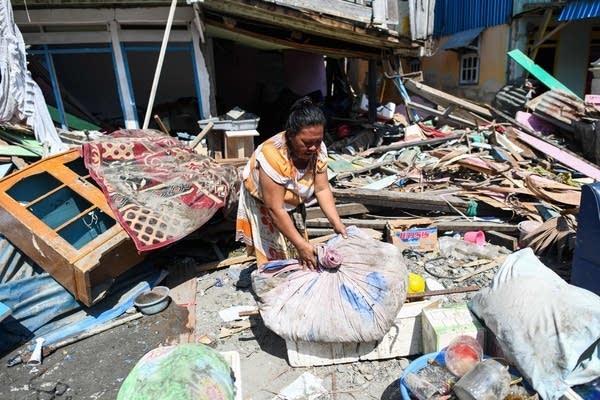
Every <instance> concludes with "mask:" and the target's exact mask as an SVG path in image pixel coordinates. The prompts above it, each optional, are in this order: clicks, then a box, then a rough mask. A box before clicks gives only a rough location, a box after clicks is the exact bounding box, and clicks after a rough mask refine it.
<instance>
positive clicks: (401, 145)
mask: <svg viewBox="0 0 600 400" xmlns="http://www.w3.org/2000/svg"><path fill="white" fill-rule="evenodd" d="M463 134H464V132H463V131H455V133H454V134H451V135H448V136H446V137H443V138H434V139H426V140H419V141H411V142H406V141H399V142H395V143H392V144H388V145H385V146H377V147H372V148H370V149H367V150H365V151H362V152H360V153H358V155H359V156H361V157H368V156H370V155H371V154H378V153H385V152H387V151H392V150H400V149H404V148H406V147H413V146H419V147H420V146H431V145H434V144H440V143H445V142H448V141H450V140H454V139H460V138H461V137H462V136H463Z"/></svg>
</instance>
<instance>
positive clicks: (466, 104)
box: [404, 79, 494, 119]
mask: <svg viewBox="0 0 600 400" xmlns="http://www.w3.org/2000/svg"><path fill="white" fill-rule="evenodd" d="M404 85H405V86H406V88H407V89H408V90H409V91H411V92H413V93H415V94H418V95H420V96H421V97H424V98H426V99H427V100H429V101H431V102H433V103H435V104H439V105H441V106H443V107H448V106H449V105H450V104H455V105H456V106H458V107H460V108H463V109H465V110H468V111H471V112H474V113H475V114H479V115H482V116H484V117H486V118H490V119H493V118H494V116H493V115H492V112H491V111H490V110H488V109H487V108H485V107H482V106H480V105H477V104H475V103H472V102H470V101H468V100H465V99H462V98H460V97H456V96H453V95H450V94H448V93H445V92H442V91H441V90H437V89H435V88H432V87H431V86H427V85H425V84H423V83H421V82H415V81H414V80H412V79H407V80H406V81H405V82H404Z"/></svg>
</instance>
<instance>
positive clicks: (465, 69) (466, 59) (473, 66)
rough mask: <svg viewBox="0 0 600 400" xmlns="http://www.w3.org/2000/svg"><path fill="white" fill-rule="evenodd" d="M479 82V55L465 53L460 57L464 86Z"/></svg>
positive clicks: (461, 82)
mask: <svg viewBox="0 0 600 400" xmlns="http://www.w3.org/2000/svg"><path fill="white" fill-rule="evenodd" d="M478 82H479V54H478V53H465V54H462V55H461V56H460V79H459V83H460V84H463V85H468V84H477V83H478Z"/></svg>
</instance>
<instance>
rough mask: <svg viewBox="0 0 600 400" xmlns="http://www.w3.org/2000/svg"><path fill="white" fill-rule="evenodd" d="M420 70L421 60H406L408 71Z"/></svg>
mask: <svg viewBox="0 0 600 400" xmlns="http://www.w3.org/2000/svg"><path fill="white" fill-rule="evenodd" d="M420 70H421V61H420V60H419V59H418V58H413V59H411V60H410V61H409V62H408V72H419V71H420Z"/></svg>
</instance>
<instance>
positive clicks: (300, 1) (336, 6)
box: [265, 0, 373, 23]
mask: <svg viewBox="0 0 600 400" xmlns="http://www.w3.org/2000/svg"><path fill="white" fill-rule="evenodd" d="M265 1H266V2H268V3H275V4H282V5H284V6H289V7H297V8H303V9H306V10H310V11H315V12H317V13H319V14H328V15H334V16H336V17H341V18H344V19H348V18H350V19H352V20H355V21H360V22H363V23H371V18H372V14H373V11H372V9H371V7H366V6H363V5H360V4H354V3H350V2H348V1H340V0H265Z"/></svg>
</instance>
